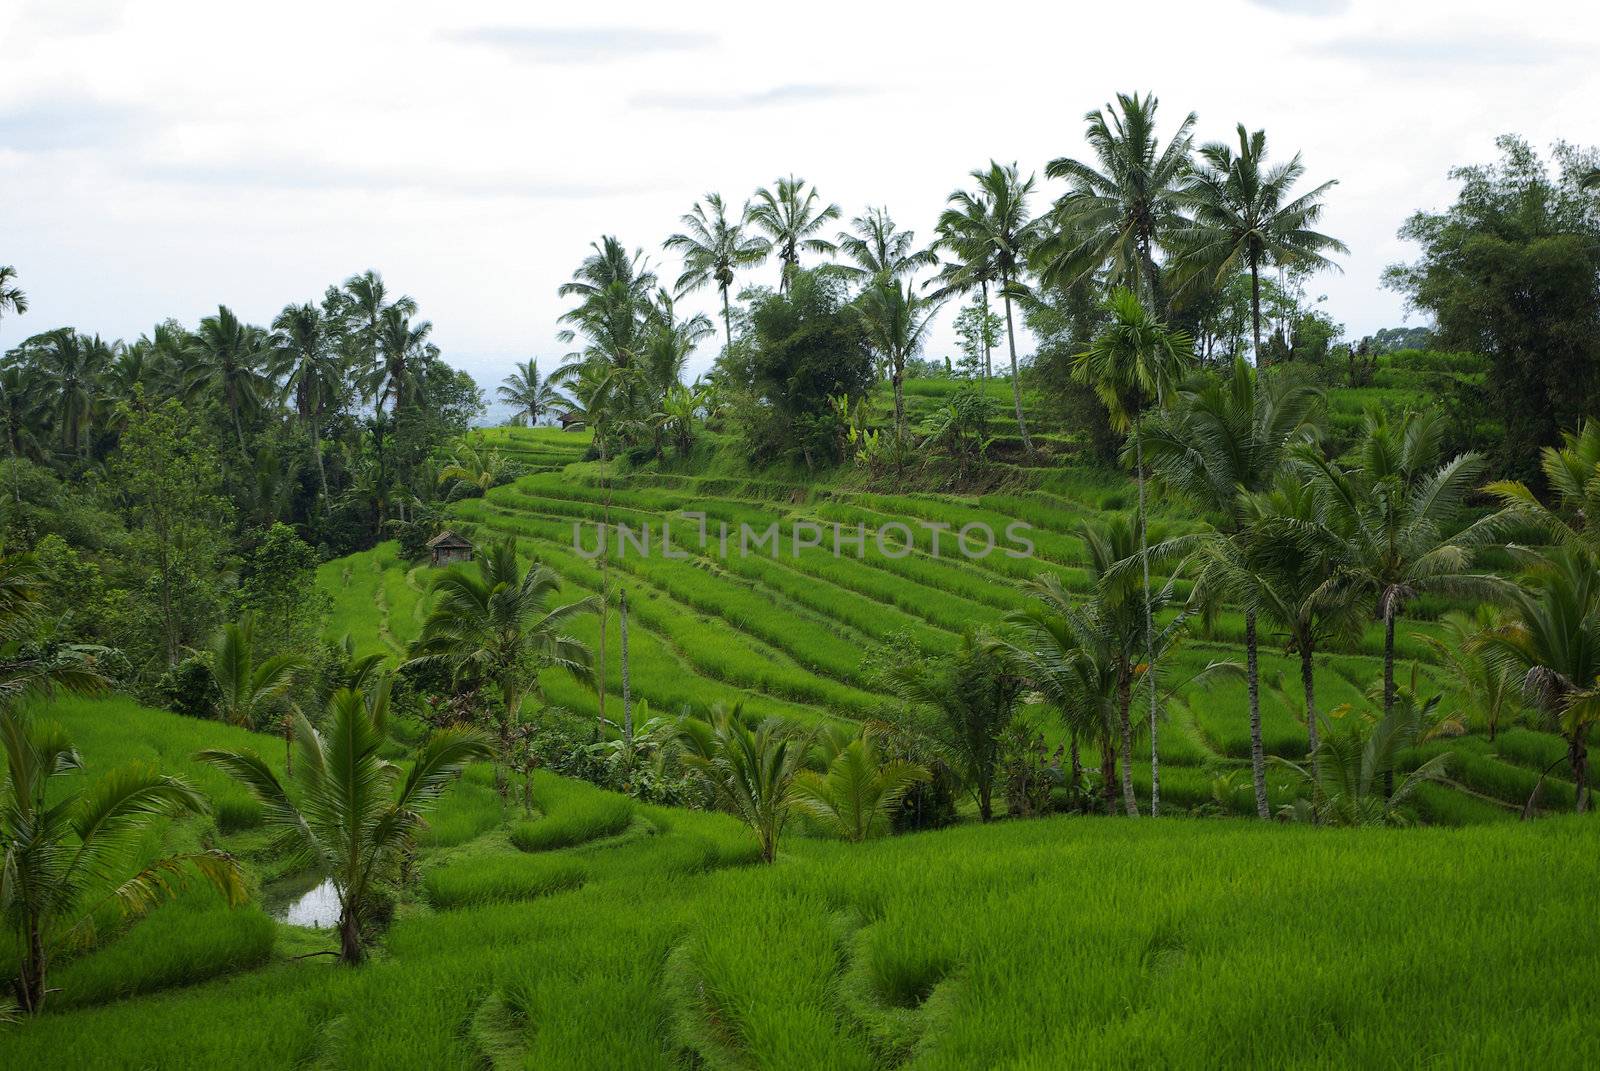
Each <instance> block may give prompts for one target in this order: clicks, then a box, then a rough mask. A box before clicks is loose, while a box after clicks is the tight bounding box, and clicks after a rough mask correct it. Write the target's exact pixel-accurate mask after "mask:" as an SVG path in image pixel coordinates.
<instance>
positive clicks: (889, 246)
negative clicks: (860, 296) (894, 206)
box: [832, 208, 939, 282]
mask: <svg viewBox="0 0 1600 1071" xmlns="http://www.w3.org/2000/svg"><path fill="white" fill-rule="evenodd" d="M837 248H838V251H839V253H840V254H841V255H843V256H845V257H846V258H848V259H850V260H852V261H854V263H853V264H837V265H835V266H834V267H833V269H832V270H833V271H835V272H837V273H838V274H839V275H842V276H844V277H845V278H847V279H853V280H858V281H863V282H869V281H872V280H876V279H879V278H889V279H898V278H899V277H900V276H902V275H910V274H911V273H912V272H915V271H917V270H918V269H919V268H931V267H933V266H934V265H936V264H937V263H938V262H939V258H938V254H936V253H935V252H934V251H933V250H932V249H920V250H919V249H918V248H917V236H916V234H915V233H914V232H912V231H902V230H898V229H897V228H896V227H895V224H894V220H893V219H892V218H891V217H890V215H889V210H888V209H887V208H869V209H867V213H866V215H864V216H857V217H855V218H854V219H852V220H851V221H850V229H849V230H847V231H840V232H839V242H838V246H837Z"/></svg>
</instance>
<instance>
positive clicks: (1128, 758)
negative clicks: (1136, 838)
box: [1117, 669, 1139, 818]
mask: <svg viewBox="0 0 1600 1071" xmlns="http://www.w3.org/2000/svg"><path fill="white" fill-rule="evenodd" d="M1132 677H1133V673H1132V670H1131V669H1129V670H1127V671H1124V673H1123V675H1122V680H1121V682H1120V683H1119V684H1118V685H1117V713H1118V720H1119V721H1120V722H1121V726H1120V729H1121V733H1122V807H1123V809H1124V810H1126V811H1127V812H1128V817H1129V818H1137V817H1139V798H1138V797H1137V796H1135V795H1134V794H1133V718H1132V717H1131V716H1130V715H1131V713H1132V710H1133V692H1132V687H1131V685H1132Z"/></svg>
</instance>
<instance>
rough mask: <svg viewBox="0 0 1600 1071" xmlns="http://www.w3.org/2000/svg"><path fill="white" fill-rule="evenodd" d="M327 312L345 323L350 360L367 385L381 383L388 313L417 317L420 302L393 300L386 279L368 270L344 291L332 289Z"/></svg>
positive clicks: (402, 297)
mask: <svg viewBox="0 0 1600 1071" xmlns="http://www.w3.org/2000/svg"><path fill="white" fill-rule="evenodd" d="M324 309H325V310H329V311H330V312H331V315H332V316H334V317H336V318H338V319H339V320H342V321H343V324H344V327H345V331H346V334H347V335H348V337H349V338H348V340H349V342H350V354H349V356H350V357H351V358H353V360H354V363H355V365H356V368H357V372H358V378H359V379H360V380H361V381H362V383H363V384H371V383H372V382H374V381H375V380H376V381H377V382H380V383H381V377H377V376H376V370H377V368H378V365H379V363H380V361H381V360H382V357H383V340H382V326H383V319H384V313H386V312H387V311H388V310H390V309H397V310H399V315H400V316H402V317H406V318H409V317H412V316H415V315H416V314H417V303H416V301H415V300H413V299H412V298H410V297H408V296H406V295H405V294H401V295H400V296H399V297H395V298H391V297H390V294H389V288H388V286H387V285H386V284H385V283H384V281H383V276H381V275H379V274H378V273H377V272H375V271H372V270H371V269H368V270H367V271H364V272H362V273H361V274H360V275H352V276H351V277H350V278H348V279H346V280H345V281H344V286H343V287H342V288H339V289H334V288H331V287H330V288H329V291H328V297H327V300H326V301H325V302H324ZM367 397H368V398H370V397H372V395H371V394H368V395H367Z"/></svg>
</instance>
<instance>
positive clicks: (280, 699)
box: [211, 616, 306, 769]
mask: <svg viewBox="0 0 1600 1071" xmlns="http://www.w3.org/2000/svg"><path fill="white" fill-rule="evenodd" d="M256 654H257V652H256V639H255V622H254V621H253V620H252V619H251V618H250V617H248V616H246V617H244V618H243V619H242V620H240V621H237V622H232V623H229V624H226V625H223V626H222V631H221V632H220V633H219V634H218V635H217V639H216V643H215V644H214V645H213V647H212V649H211V677H212V679H213V680H215V681H216V682H217V690H218V692H219V693H220V694H221V696H222V701H221V703H220V709H219V710H218V713H219V714H220V715H221V716H222V719H223V720H224V721H226V722H227V723H228V724H230V725H238V726H240V727H242V728H245V729H254V728H257V727H258V726H259V725H260V724H261V720H262V717H263V716H264V715H265V714H267V713H269V712H270V711H271V710H272V709H273V708H274V707H275V706H284V697H285V696H286V695H287V693H288V691H289V689H290V688H292V687H294V682H295V677H296V675H298V674H299V672H300V671H301V670H302V669H304V668H305V666H306V659H305V657H304V656H303V655H299V654H296V653H294V652H284V653H282V654H275V655H271V656H269V657H267V658H264V659H261V660H260V662H259V663H258V662H257V660H256ZM282 720H283V747H284V761H285V763H286V766H285V768H286V769H287V768H288V766H287V764H289V763H292V762H293V756H292V755H291V754H290V752H291V750H292V749H291V748H290V743H291V740H292V734H291V724H292V723H291V722H290V720H289V710H288V709H287V707H285V708H284V709H283V711H282Z"/></svg>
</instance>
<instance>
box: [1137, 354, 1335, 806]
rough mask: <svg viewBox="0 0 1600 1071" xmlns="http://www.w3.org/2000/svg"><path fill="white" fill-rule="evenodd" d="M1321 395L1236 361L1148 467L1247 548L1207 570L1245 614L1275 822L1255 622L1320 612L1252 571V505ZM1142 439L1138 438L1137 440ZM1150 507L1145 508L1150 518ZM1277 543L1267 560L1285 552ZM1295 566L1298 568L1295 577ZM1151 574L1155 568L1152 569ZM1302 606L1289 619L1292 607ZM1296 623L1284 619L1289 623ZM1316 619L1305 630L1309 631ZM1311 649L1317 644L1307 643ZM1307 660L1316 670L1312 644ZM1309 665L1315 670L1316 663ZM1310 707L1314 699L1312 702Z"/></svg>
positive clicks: (1258, 765) (1260, 794) (1181, 401)
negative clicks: (1264, 610)
mask: <svg viewBox="0 0 1600 1071" xmlns="http://www.w3.org/2000/svg"><path fill="white" fill-rule="evenodd" d="M1321 400H1322V398H1321V394H1320V393H1319V392H1318V391H1316V390H1315V389H1314V388H1312V387H1310V386H1307V385H1304V384H1300V383H1296V382H1294V381H1291V380H1289V379H1287V378H1284V377H1278V376H1268V375H1265V374H1260V373H1257V372H1256V371H1255V370H1254V369H1252V368H1251V367H1250V366H1249V365H1248V364H1246V363H1245V362H1244V361H1243V360H1236V361H1234V364H1233V368H1232V370H1231V371H1230V373H1229V375H1228V377H1227V378H1226V379H1221V380H1213V379H1207V380H1205V381H1203V382H1202V383H1201V384H1200V385H1199V386H1198V387H1194V388H1190V389H1185V390H1182V391H1179V392H1178V393H1177V395H1176V397H1175V398H1174V399H1173V404H1172V406H1171V408H1170V409H1169V410H1168V411H1166V412H1164V413H1161V414H1158V415H1157V417H1156V418H1155V419H1154V420H1152V421H1151V422H1150V423H1149V424H1148V425H1147V426H1146V428H1145V430H1144V455H1143V456H1144V457H1145V458H1147V459H1148V460H1149V462H1150V468H1151V470H1152V471H1153V472H1154V473H1156V474H1157V475H1159V476H1160V477H1161V479H1162V481H1163V482H1164V483H1165V484H1167V485H1168V486H1171V487H1173V488H1175V489H1177V490H1179V491H1181V492H1183V493H1184V494H1186V495H1187V496H1188V497H1189V498H1191V499H1192V500H1194V501H1195V502H1196V503H1198V504H1199V505H1201V506H1202V507H1203V508H1205V509H1206V510H1207V511H1209V512H1210V513H1212V514H1213V515H1215V516H1216V517H1217V518H1218V519H1219V520H1220V522H1221V524H1220V527H1219V529H1218V533H1219V535H1220V536H1221V538H1222V539H1224V540H1231V541H1234V542H1238V543H1240V544H1241V545H1239V546H1234V547H1219V548H1213V551H1212V552H1210V553H1208V554H1207V555H1206V559H1207V563H1208V564H1210V565H1212V566H1214V567H1216V568H1217V569H1218V570H1220V572H1219V573H1218V574H1217V577H1218V578H1219V579H1223V580H1224V583H1223V585H1222V586H1223V587H1224V589H1226V590H1228V591H1229V592H1230V593H1232V594H1233V595H1235V596H1236V597H1238V598H1239V599H1240V601H1241V603H1242V609H1243V611H1244V636H1245V664H1246V667H1247V668H1246V673H1247V677H1248V692H1249V696H1250V767H1251V774H1252V777H1253V780H1254V782H1255V793H1256V812H1257V814H1258V815H1259V816H1260V817H1262V818H1268V817H1270V816H1271V811H1270V810H1269V808H1268V803H1267V782H1266V755H1265V751H1264V750H1263V747H1262V743H1261V699H1260V677H1259V673H1258V662H1257V636H1256V615H1257V612H1258V610H1260V609H1261V600H1262V599H1265V601H1266V602H1267V603H1268V604H1269V605H1270V607H1271V608H1272V609H1273V611H1274V612H1275V613H1276V612H1277V611H1283V614H1278V616H1279V618H1280V620H1284V621H1285V623H1286V624H1289V623H1290V622H1291V621H1292V622H1294V623H1299V622H1300V620H1301V617H1300V610H1301V609H1304V610H1305V611H1306V612H1308V613H1310V612H1311V611H1312V607H1311V605H1310V604H1309V603H1308V602H1307V601H1306V600H1308V599H1309V598H1310V596H1309V594H1307V595H1306V600H1303V599H1300V598H1296V597H1294V596H1293V595H1291V594H1290V593H1289V592H1288V591H1287V589H1286V588H1287V587H1288V586H1292V585H1291V584H1290V582H1289V578H1288V577H1283V578H1281V582H1280V587H1272V586H1271V585H1270V584H1267V583H1266V580H1265V578H1264V577H1263V576H1262V574H1261V571H1260V570H1261V568H1262V564H1261V563H1259V562H1256V561H1253V560H1252V559H1253V558H1259V557H1260V555H1261V553H1263V550H1261V549H1256V548H1255V547H1253V546H1246V545H1243V544H1244V542H1246V541H1247V536H1248V534H1249V533H1248V532H1247V527H1248V525H1249V523H1250V521H1251V519H1252V518H1251V516H1250V513H1251V505H1250V500H1249V498H1248V496H1250V495H1252V494H1261V493H1265V492H1267V491H1268V490H1270V489H1271V488H1272V486H1273V484H1274V483H1275V482H1276V481H1277V479H1278V477H1279V476H1280V475H1281V474H1282V473H1283V471H1284V468H1285V466H1286V465H1287V464H1288V463H1289V460H1290V457H1291V451H1292V450H1293V449H1294V447H1295V446H1296V445H1297V444H1299V443H1303V442H1306V441H1308V440H1309V439H1310V437H1311V436H1312V435H1313V434H1314V432H1315V427H1316V420H1317V417H1318V411H1319V407H1320V404H1321ZM1136 439H1137V436H1136ZM1142 510H1143V507H1142V506H1141V512H1142ZM1200 542H1204V540H1203V539H1200V540H1196V539H1195V538H1193V537H1190V538H1188V539H1184V540H1180V541H1176V542H1172V543H1169V545H1167V546H1165V547H1164V548H1162V549H1161V551H1160V552H1159V553H1158V554H1157V557H1164V558H1167V559H1175V558H1178V557H1181V556H1183V555H1184V554H1187V553H1190V552H1192V551H1193V550H1195V549H1197V545H1198V543H1200ZM1277 545H1278V543H1277V542H1275V540H1274V539H1268V540H1266V541H1265V542H1264V543H1263V544H1262V547H1263V548H1264V550H1265V551H1266V552H1270V550H1271V548H1272V547H1274V546H1277ZM1314 559H1315V556H1314V555H1309V554H1307V555H1301V556H1299V557H1298V558H1297V559H1296V561H1298V562H1300V563H1302V564H1304V563H1309V562H1312V561H1314ZM1293 564H1294V563H1290V566H1289V568H1291V569H1292V567H1293ZM1146 568H1148V562H1147V563H1146ZM1291 602H1292V603H1293V604H1294V606H1295V610H1294V612H1292V613H1290V612H1289V604H1290V603H1291ZM1285 614H1286V615H1287V616H1284V615H1285ZM1314 617H1315V615H1314V614H1313V617H1312V618H1310V619H1307V620H1306V621H1305V624H1306V625H1307V626H1308V627H1309V626H1310V625H1311V623H1312V620H1314ZM1302 638H1304V639H1308V640H1309V639H1310V635H1309V634H1307V635H1305V636H1303V637H1302ZM1306 646H1307V649H1306V650H1304V651H1302V655H1303V657H1305V658H1306V659H1308V660H1309V658H1310V647H1311V646H1312V645H1311V644H1309V643H1308V644H1307V645H1306ZM1307 665H1309V662H1307ZM1307 701H1308V704H1310V705H1311V706H1312V707H1314V705H1315V704H1314V697H1313V696H1312V695H1311V694H1310V693H1308V696H1307ZM1308 731H1309V732H1310V733H1311V734H1312V737H1313V739H1314V737H1315V734H1316V717H1315V715H1314V714H1313V715H1311V716H1310V718H1309V728H1308Z"/></svg>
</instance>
